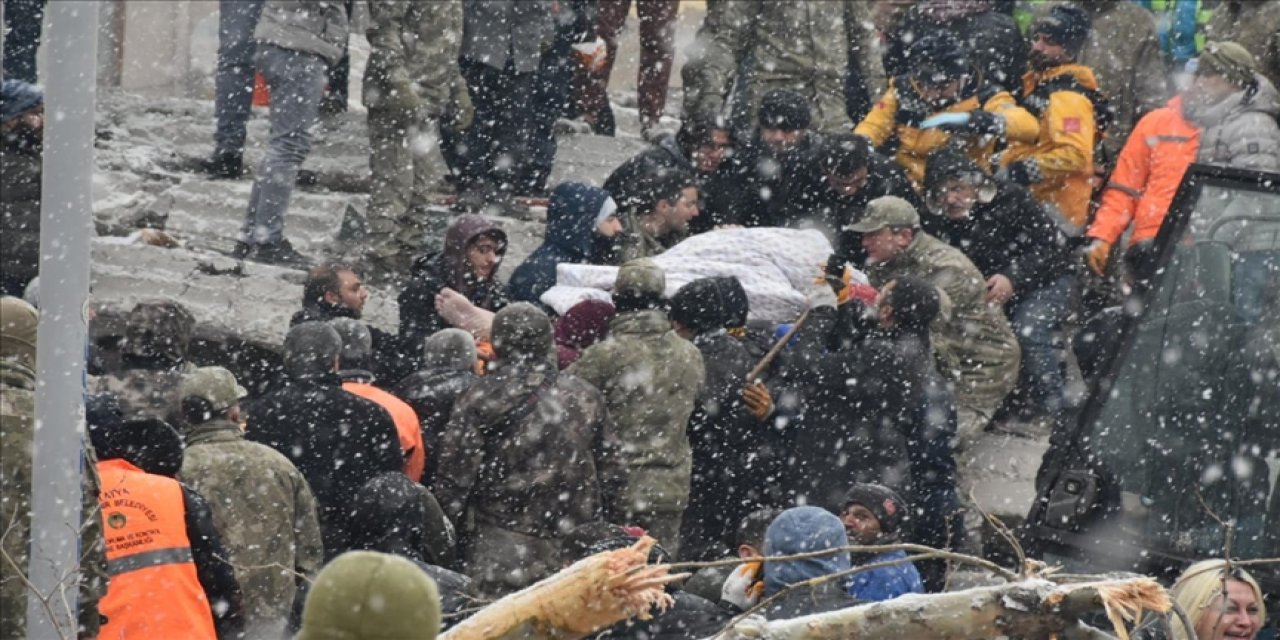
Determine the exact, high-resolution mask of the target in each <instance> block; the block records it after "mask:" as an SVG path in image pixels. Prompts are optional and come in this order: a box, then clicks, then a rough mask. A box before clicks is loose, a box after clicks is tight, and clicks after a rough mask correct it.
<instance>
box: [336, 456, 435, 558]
mask: <svg viewBox="0 0 1280 640" xmlns="http://www.w3.org/2000/svg"><path fill="white" fill-rule="evenodd" d="M351 513H352V518H351V528H350V533H349V536H348V546H349V548H350V549H353V550H355V549H365V550H368V551H380V552H382V553H390V554H393V555H397V556H401V557H404V558H408V559H410V560H414V561H417V562H425V563H427V564H434V565H438V566H442V567H451V568H452V567H454V566H455V565H456V562H457V554H456V547H457V541H456V540H455V539H454V534H453V526H452V525H451V524H450V523H449V521H448V519H446V518H445V517H444V512H443V511H441V510H440V504H439V503H438V502H436V498H435V496H433V495H431V492H430V491H427V490H426V489H425V488H424V487H423V486H422V485H420V484H418V483H416V482H414V481H412V480H410V479H409V477H408V476H406V475H404V474H403V473H400V472H396V471H387V472H384V473H380V474H378V475H376V476H374V477H373V479H372V480H369V481H368V482H366V483H365V485H364V486H363V487H361V488H360V492H359V494H357V495H356V498H355V504H354V506H353V507H352V511H351Z"/></svg>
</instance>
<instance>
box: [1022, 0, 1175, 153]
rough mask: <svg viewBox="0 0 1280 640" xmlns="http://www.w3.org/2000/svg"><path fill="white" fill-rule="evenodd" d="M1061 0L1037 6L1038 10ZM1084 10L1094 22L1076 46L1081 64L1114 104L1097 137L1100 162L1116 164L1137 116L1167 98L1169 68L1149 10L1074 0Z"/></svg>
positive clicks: (1110, 0) (1117, 0)
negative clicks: (1100, 138)
mask: <svg viewBox="0 0 1280 640" xmlns="http://www.w3.org/2000/svg"><path fill="white" fill-rule="evenodd" d="M1058 4H1062V3H1061V2H1056V1H1055V2H1048V3H1043V4H1042V5H1040V6H1037V7H1036V9H1037V10H1038V13H1039V15H1041V16H1043V15H1047V14H1048V12H1049V11H1050V10H1051V9H1052V8H1053V7H1054V6H1057V5H1058ZM1072 4H1075V5H1077V6H1079V7H1080V8H1082V9H1084V10H1085V11H1087V12H1088V13H1089V18H1090V21H1091V22H1092V24H1093V28H1092V29H1090V30H1089V38H1088V40H1086V42H1085V45H1084V48H1083V49H1082V50H1081V51H1080V59H1079V62H1080V64H1082V65H1084V66H1086V67H1089V68H1090V69H1093V73H1094V75H1095V76H1096V77H1097V79H1098V86H1100V87H1102V89H1103V91H1105V92H1106V94H1107V98H1108V100H1109V101H1110V104H1111V107H1112V108H1113V109H1114V110H1115V113H1114V117H1113V120H1112V122H1111V126H1110V127H1109V128H1108V130H1107V136H1106V139H1104V140H1103V141H1102V147H1103V150H1104V152H1105V156H1104V160H1105V162H1106V165H1105V166H1100V167H1097V169H1098V173H1099V174H1103V173H1104V172H1105V170H1107V169H1110V168H1111V167H1113V166H1115V160H1116V157H1117V156H1119V155H1120V147H1121V146H1123V145H1124V143H1125V141H1126V140H1128V139H1129V132H1131V131H1133V126H1134V125H1135V124H1137V122H1138V119H1139V118H1141V117H1142V116H1144V115H1146V114H1148V113H1150V112H1152V111H1154V110H1156V109H1159V108H1160V107H1162V106H1164V103H1165V101H1166V100H1168V98H1169V82H1168V73H1167V71H1166V68H1165V65H1164V61H1163V60H1162V59H1161V56H1160V38H1159V35H1158V33H1157V32H1158V29H1157V27H1156V20H1155V17H1154V16H1153V15H1152V14H1151V12H1150V11H1148V10H1147V9H1144V8H1143V7H1141V6H1139V4H1138V3H1135V2H1129V1H1128V0H1092V1H1090V0H1083V1H1081V0H1077V1H1075V2H1072Z"/></svg>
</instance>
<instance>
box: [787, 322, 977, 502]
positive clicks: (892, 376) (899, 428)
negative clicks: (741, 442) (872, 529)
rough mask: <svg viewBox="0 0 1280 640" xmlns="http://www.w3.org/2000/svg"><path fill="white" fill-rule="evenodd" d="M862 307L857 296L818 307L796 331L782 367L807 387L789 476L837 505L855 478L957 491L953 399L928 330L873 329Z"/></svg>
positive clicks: (795, 487) (793, 488) (794, 484)
mask: <svg viewBox="0 0 1280 640" xmlns="http://www.w3.org/2000/svg"><path fill="white" fill-rule="evenodd" d="M858 313H859V312H858V303H849V304H846V305H845V306H844V307H842V308H841V310H840V312H839V314H838V313H837V311H836V310H834V309H831V308H829V307H823V308H818V309H814V310H813V311H812V312H810V314H809V320H808V322H807V324H806V325H805V326H804V327H803V328H802V329H801V330H800V331H799V332H798V333H797V343H796V346H795V347H794V351H795V354H794V355H793V358H792V360H791V362H790V363H789V367H788V371H787V372H786V376H787V377H788V378H789V379H791V380H793V381H794V384H795V385H796V386H799V387H803V388H805V389H806V390H807V393H806V395H805V398H804V412H803V414H802V415H801V417H800V420H799V423H798V424H797V425H796V426H795V428H794V429H793V430H792V432H791V449H790V450H791V453H792V458H791V460H789V464H788V468H787V469H786V470H785V471H784V475H783V479H784V484H785V485H786V487H787V488H788V490H789V491H790V492H792V493H794V494H796V495H804V496H807V498H808V500H807V502H808V503H809V504H813V505H816V506H822V507H826V508H828V509H831V510H833V511H835V510H838V509H840V508H841V507H843V506H844V505H843V498H844V492H845V491H846V490H847V489H848V488H849V486H850V484H852V483H854V482H874V483H879V484H886V485H889V486H893V487H899V488H904V487H908V486H913V485H914V484H915V483H914V482H912V480H913V478H916V477H919V478H920V479H921V480H922V481H923V480H925V479H928V480H929V482H930V486H933V485H934V484H938V483H941V484H944V485H945V484H949V485H950V486H952V490H953V491H954V478H955V460H954V458H953V457H952V456H951V451H950V440H951V437H952V436H953V435H954V430H955V406H954V401H952V400H951V398H950V392H949V390H948V388H947V386H946V383H945V382H944V381H943V379H942V377H941V375H940V374H939V373H938V371H937V367H936V365H935V364H934V356H933V350H932V348H931V346H930V344H929V341H928V339H927V337H925V336H920V335H915V334H910V333H905V332H903V333H899V332H883V331H879V330H868V329H867V328H866V327H865V326H864V325H862V324H861V323H860V321H859V320H858V319H857V317H856V314H858ZM841 316H843V317H841ZM863 336H866V337H863ZM930 409H933V410H932V411H931V410H930ZM948 430H950V431H949V432H948ZM953 495H954V494H953Z"/></svg>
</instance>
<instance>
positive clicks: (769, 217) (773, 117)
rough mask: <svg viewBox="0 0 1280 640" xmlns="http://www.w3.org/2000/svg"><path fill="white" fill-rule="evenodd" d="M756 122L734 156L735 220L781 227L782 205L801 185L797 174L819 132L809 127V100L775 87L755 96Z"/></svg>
mask: <svg viewBox="0 0 1280 640" xmlns="http://www.w3.org/2000/svg"><path fill="white" fill-rule="evenodd" d="M759 120H760V125H759V127H758V128H757V129H756V135H755V138H754V139H753V140H751V141H750V142H749V143H748V144H746V145H744V147H743V149H742V155H741V157H740V158H738V159H736V161H737V162H738V163H739V164H740V169H739V170H738V171H737V172H736V173H735V176H736V179H735V181H734V183H733V185H734V188H733V191H734V192H735V193H736V198H735V202H734V205H733V211H734V214H735V215H734V219H733V220H730V222H732V223H734V224H741V225H744V226H747V227H784V226H787V223H788V219H787V218H788V212H787V206H788V204H789V203H791V202H793V201H794V199H795V194H798V193H799V190H800V189H801V188H802V184H801V182H802V181H801V176H802V175H804V172H805V171H807V170H808V169H809V167H808V166H807V165H808V162H809V161H810V159H811V158H812V156H813V153H814V151H815V150H816V149H817V148H818V147H819V145H820V144H821V141H822V136H821V135H819V134H816V133H814V132H812V131H810V125H811V124H812V120H811V112H810V109H809V103H808V102H807V101H806V100H805V99H804V97H803V96H801V95H800V94H798V93H795V92H793V91H788V90H786V89H774V90H773V91H770V92H769V93H767V94H765V96H764V99H762V100H761V101H760V113H759Z"/></svg>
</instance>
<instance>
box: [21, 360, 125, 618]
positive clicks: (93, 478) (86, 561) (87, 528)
mask: <svg viewBox="0 0 1280 640" xmlns="http://www.w3.org/2000/svg"><path fill="white" fill-rule="evenodd" d="M35 388H36V377H35V373H34V372H33V371H31V370H30V369H28V368H26V367H24V366H22V365H20V364H17V363H15V362H0V523H3V525H0V526H2V527H3V533H4V536H3V540H4V543H3V549H4V552H5V554H7V555H8V557H9V558H11V559H12V560H13V562H14V563H15V564H17V565H18V566H19V567H21V568H22V575H25V574H26V571H27V563H28V561H29V550H30V545H31V477H32V458H31V455H32V445H33V444H34V441H35V414H36V401H35ZM94 462H95V461H94V459H93V451H92V450H90V449H87V448H86V459H85V461H84V462H83V465H84V474H83V475H82V476H81V478H82V479H81V485H82V492H81V493H82V496H83V499H82V504H81V509H82V511H81V516H80V521H81V526H80V549H81V551H80V553H81V561H80V571H81V576H82V577H81V581H80V584H79V592H80V596H79V605H80V609H79V615H78V622H77V624H78V625H79V628H80V634H79V635H81V636H89V637H94V636H97V635H98V628H99V625H100V618H99V615H98V601H99V600H101V599H102V597H103V596H104V595H106V590H107V559H106V551H105V549H104V548H103V544H102V518H101V517H100V516H99V512H98V487H99V485H98V474H97V471H96V467H95V466H94ZM22 575H20V574H19V573H18V572H16V571H14V568H13V565H11V564H10V563H9V562H8V561H7V560H6V561H0V611H2V612H3V615H0V640H23V639H25V638H26V637H27V595H28V592H27V588H26V586H25V585H24V584H23V581H22ZM68 599H70V598H68ZM67 635H68V636H69V637H74V636H75V635H76V634H73V633H68V634H67Z"/></svg>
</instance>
